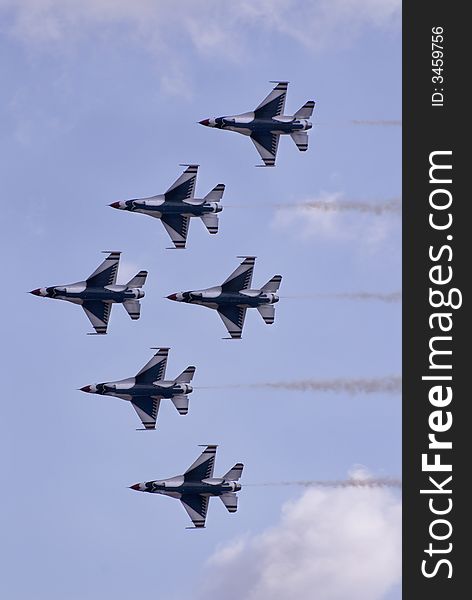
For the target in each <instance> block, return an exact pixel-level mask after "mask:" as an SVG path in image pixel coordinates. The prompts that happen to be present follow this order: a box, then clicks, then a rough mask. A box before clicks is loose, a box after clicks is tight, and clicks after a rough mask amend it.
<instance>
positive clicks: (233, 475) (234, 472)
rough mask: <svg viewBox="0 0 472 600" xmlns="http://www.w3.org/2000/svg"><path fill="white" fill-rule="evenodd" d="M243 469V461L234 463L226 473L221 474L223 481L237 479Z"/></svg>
mask: <svg viewBox="0 0 472 600" xmlns="http://www.w3.org/2000/svg"><path fill="white" fill-rule="evenodd" d="M243 469H244V465H243V463H236V464H235V465H234V467H231V469H230V470H229V471H228V472H227V473H226V475H223V479H224V480H225V481H238V479H239V478H240V477H241V475H242V473H243Z"/></svg>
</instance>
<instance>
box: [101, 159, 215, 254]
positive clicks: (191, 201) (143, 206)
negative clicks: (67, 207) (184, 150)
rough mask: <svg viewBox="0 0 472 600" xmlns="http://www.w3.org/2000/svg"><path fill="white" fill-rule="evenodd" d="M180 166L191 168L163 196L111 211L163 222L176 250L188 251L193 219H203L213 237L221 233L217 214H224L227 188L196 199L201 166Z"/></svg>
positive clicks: (114, 204)
mask: <svg viewBox="0 0 472 600" xmlns="http://www.w3.org/2000/svg"><path fill="white" fill-rule="evenodd" d="M181 166H187V167H188V168H187V169H186V170H185V171H184V172H183V173H182V175H181V176H180V177H179V178H178V179H177V180H176V181H175V182H174V183H173V184H172V185H171V186H170V188H169V189H168V190H167V192H165V193H164V194H158V195H157V196H151V197H149V198H137V199H135V200H125V201H123V200H122V201H120V202H112V204H110V206H111V207H112V208H118V209H121V210H127V211H130V212H137V213H142V214H144V215H149V216H150V217H155V218H157V219H160V220H161V221H162V224H163V225H164V227H165V228H166V230H167V233H168V234H169V235H170V238H171V240H172V242H173V243H174V246H175V248H185V243H186V241H187V233H188V227H189V222H190V219H191V218H192V217H200V218H201V220H202V221H203V224H204V225H205V227H206V228H207V229H208V231H209V232H210V233H218V213H219V212H221V211H222V210H223V207H222V206H221V204H220V200H221V198H222V197H223V193H224V191H225V186H224V184H222V183H219V184H218V185H217V186H215V187H214V188H213V189H212V190H211V192H209V193H208V194H207V195H206V196H205V197H204V198H194V195H193V194H194V191H195V183H196V181H197V172H198V165H181Z"/></svg>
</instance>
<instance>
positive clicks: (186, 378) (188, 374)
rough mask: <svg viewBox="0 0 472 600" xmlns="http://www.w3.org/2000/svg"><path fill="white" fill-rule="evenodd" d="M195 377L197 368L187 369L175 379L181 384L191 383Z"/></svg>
mask: <svg viewBox="0 0 472 600" xmlns="http://www.w3.org/2000/svg"><path fill="white" fill-rule="evenodd" d="M194 375H195V367H187V368H186V369H185V371H182V373H181V374H180V375H178V376H177V377H176V378H175V381H176V382H177V381H178V382H179V383H190V382H191V381H192V379H193V376H194Z"/></svg>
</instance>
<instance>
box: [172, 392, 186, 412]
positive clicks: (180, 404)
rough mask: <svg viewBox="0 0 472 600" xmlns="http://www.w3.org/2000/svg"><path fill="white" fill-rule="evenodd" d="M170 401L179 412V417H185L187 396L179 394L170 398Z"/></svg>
mask: <svg viewBox="0 0 472 600" xmlns="http://www.w3.org/2000/svg"><path fill="white" fill-rule="evenodd" d="M171 400H172V403H173V405H174V406H175V408H176V409H177V410H178V411H179V415H186V414H187V413H188V396H185V395H184V394H179V395H177V396H172V398H171Z"/></svg>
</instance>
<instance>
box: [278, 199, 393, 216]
mask: <svg viewBox="0 0 472 600" xmlns="http://www.w3.org/2000/svg"><path fill="white" fill-rule="evenodd" d="M276 206H277V208H284V209H285V208H312V209H316V210H322V211H325V212H345V211H354V212H360V213H368V214H372V215H383V214H386V213H390V214H392V213H393V214H401V212H402V201H401V199H400V198H391V199H390V200H384V201H382V202H366V201H362V200H311V201H309V202H300V203H297V204H283V205H282V204H278V205H276Z"/></svg>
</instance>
